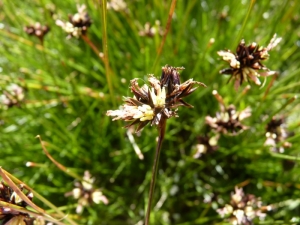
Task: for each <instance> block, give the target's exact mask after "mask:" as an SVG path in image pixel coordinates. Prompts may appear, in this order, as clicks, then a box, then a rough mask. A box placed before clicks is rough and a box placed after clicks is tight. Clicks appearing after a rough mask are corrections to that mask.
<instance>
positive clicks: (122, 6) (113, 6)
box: [107, 0, 128, 11]
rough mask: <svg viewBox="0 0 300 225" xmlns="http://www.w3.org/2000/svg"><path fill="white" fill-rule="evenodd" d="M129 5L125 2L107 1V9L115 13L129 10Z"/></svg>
mask: <svg viewBox="0 0 300 225" xmlns="http://www.w3.org/2000/svg"><path fill="white" fill-rule="evenodd" d="M127 8H128V7H127V4H126V2H125V1H124V0H110V1H107V9H108V10H114V11H125V10H127Z"/></svg>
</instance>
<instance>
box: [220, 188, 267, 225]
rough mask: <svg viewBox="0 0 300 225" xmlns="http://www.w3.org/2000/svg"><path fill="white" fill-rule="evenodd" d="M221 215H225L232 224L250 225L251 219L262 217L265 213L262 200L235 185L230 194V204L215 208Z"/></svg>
mask: <svg viewBox="0 0 300 225" xmlns="http://www.w3.org/2000/svg"><path fill="white" fill-rule="evenodd" d="M217 212H218V213H219V215H220V216H221V217H227V218H228V220H229V222H231V224H234V225H252V224H253V222H252V221H253V219H255V218H257V217H258V218H259V219H261V220H262V219H264V218H265V217H266V214H265V213H264V212H263V210H262V202H261V201H260V199H259V198H256V197H255V196H254V195H250V194H245V193H244V192H243V189H242V188H238V187H235V193H232V194H231V200H230V204H226V205H225V206H224V208H220V209H218V210H217Z"/></svg>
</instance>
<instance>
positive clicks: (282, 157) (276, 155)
mask: <svg viewBox="0 0 300 225" xmlns="http://www.w3.org/2000/svg"><path fill="white" fill-rule="evenodd" d="M270 155H271V156H273V157H275V158H280V159H287V160H293V161H300V158H299V157H298V156H292V155H284V154H281V153H275V152H271V153H270Z"/></svg>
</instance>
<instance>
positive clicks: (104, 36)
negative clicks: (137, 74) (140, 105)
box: [101, 0, 116, 106]
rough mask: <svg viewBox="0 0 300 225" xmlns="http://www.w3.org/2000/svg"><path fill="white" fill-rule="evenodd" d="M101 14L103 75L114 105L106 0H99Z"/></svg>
mask: <svg viewBox="0 0 300 225" xmlns="http://www.w3.org/2000/svg"><path fill="white" fill-rule="evenodd" d="M101 16H102V18H101V19H102V44H103V53H104V55H103V60H104V65H105V75H106V80H107V84H108V89H109V94H110V97H111V100H112V103H113V106H116V101H115V96H114V89H113V85H112V78H113V73H112V71H111V69H110V66H109V60H108V39H107V1H106V0H101Z"/></svg>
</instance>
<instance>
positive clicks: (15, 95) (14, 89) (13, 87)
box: [0, 84, 25, 108]
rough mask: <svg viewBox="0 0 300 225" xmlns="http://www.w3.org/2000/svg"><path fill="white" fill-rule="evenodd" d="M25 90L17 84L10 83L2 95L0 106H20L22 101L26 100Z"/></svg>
mask: <svg viewBox="0 0 300 225" xmlns="http://www.w3.org/2000/svg"><path fill="white" fill-rule="evenodd" d="M24 98H25V95H24V90H23V88H22V87H20V86H19V85H17V84H10V85H8V86H7V87H6V89H5V90H4V91H3V94H2V95H0V106H1V105H4V106H6V107H8V108H10V107H13V106H20V103H21V102H22V101H23V100H24Z"/></svg>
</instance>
